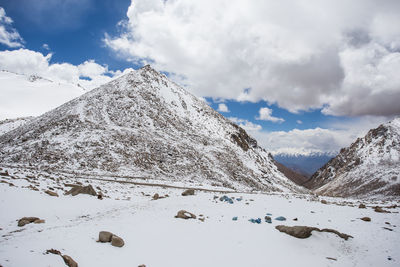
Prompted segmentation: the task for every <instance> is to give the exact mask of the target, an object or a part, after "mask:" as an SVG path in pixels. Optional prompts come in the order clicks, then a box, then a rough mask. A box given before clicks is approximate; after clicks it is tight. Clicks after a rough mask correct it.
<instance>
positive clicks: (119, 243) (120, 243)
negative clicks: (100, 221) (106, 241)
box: [111, 235, 125, 248]
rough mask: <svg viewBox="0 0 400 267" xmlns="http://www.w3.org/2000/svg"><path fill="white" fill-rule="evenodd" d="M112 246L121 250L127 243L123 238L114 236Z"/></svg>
mask: <svg viewBox="0 0 400 267" xmlns="http://www.w3.org/2000/svg"><path fill="white" fill-rule="evenodd" d="M111 245H112V246H114V247H119V248H120V247H123V246H124V245H125V242H124V240H123V239H122V238H121V237H119V236H116V235H113V236H112V238H111Z"/></svg>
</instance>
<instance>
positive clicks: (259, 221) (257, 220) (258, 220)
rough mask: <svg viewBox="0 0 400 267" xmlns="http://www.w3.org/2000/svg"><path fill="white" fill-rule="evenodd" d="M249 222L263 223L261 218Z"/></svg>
mask: <svg viewBox="0 0 400 267" xmlns="http://www.w3.org/2000/svg"><path fill="white" fill-rule="evenodd" d="M249 222H251V223H256V224H260V223H261V218H257V219H250V220H249Z"/></svg>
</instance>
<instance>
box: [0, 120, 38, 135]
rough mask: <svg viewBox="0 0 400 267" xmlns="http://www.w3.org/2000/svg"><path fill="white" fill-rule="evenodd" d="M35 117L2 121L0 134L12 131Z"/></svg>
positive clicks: (0, 122)
mask: <svg viewBox="0 0 400 267" xmlns="http://www.w3.org/2000/svg"><path fill="white" fill-rule="evenodd" d="M33 118H34V117H22V118H15V119H6V120H2V121H0V135H2V134H5V133H7V132H9V131H12V130H14V129H16V128H18V127H19V126H22V125H24V124H25V123H27V122H29V121H30V120H32V119H33Z"/></svg>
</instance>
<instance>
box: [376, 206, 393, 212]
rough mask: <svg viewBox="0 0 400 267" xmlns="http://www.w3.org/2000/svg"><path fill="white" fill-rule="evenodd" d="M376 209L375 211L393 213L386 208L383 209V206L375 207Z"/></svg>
mask: <svg viewBox="0 0 400 267" xmlns="http://www.w3.org/2000/svg"><path fill="white" fill-rule="evenodd" d="M374 211H375V212H378V213H391V212H390V211H388V210H384V209H382V208H381V207H379V206H376V207H374Z"/></svg>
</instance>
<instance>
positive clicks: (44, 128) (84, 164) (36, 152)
mask: <svg viewBox="0 0 400 267" xmlns="http://www.w3.org/2000/svg"><path fill="white" fill-rule="evenodd" d="M0 144H1V145H0V162H2V163H3V164H7V165H12V166H19V167H21V168H23V167H29V168H30V167H32V166H36V167H37V168H42V167H43V166H46V168H47V169H49V170H52V171H57V172H61V173H62V172H67V173H69V172H74V173H79V174H81V175H93V174H95V175H96V176H99V177H101V176H108V177H109V176H115V175H117V176H124V177H128V178H129V179H134V177H142V179H146V180H151V181H153V182H154V181H155V180H156V181H159V182H162V183H168V184H174V183H179V184H181V183H190V184H192V185H198V186H208V187H209V186H214V187H225V188H231V189H238V190H254V189H255V190H266V191H291V190H295V191H301V189H299V188H298V187H297V186H296V185H294V184H293V183H292V182H291V181H289V180H288V179H287V178H286V177H285V176H284V175H283V174H282V173H281V172H279V171H278V169H277V168H276V166H275V165H274V163H273V161H272V159H271V158H270V157H269V155H268V153H267V152H266V151H264V150H263V149H261V148H260V147H258V146H257V143H256V142H255V140H254V139H252V138H251V137H250V136H248V135H247V133H246V132H245V131H244V130H243V129H242V128H240V127H239V126H237V125H235V124H232V123H231V122H230V121H229V120H228V119H226V118H225V117H223V116H222V115H220V114H219V113H218V112H216V111H215V110H213V109H212V108H211V107H209V106H208V105H207V104H206V103H204V102H203V101H201V100H199V99H198V98H197V97H195V96H193V95H192V94H190V93H188V92H187V91H186V90H184V89H183V88H182V87H180V86H178V85H176V84H175V83H173V82H172V81H170V80H169V79H168V78H167V77H166V76H165V75H163V74H161V73H159V72H157V71H155V70H154V69H152V68H151V67H150V66H145V67H143V68H142V69H139V70H137V71H134V72H130V73H128V74H126V75H124V76H122V77H120V78H118V79H115V80H113V81H111V82H109V83H107V84H105V85H102V86H100V87H98V88H96V89H93V90H92V91H90V92H88V93H86V94H84V95H82V96H81V97H79V98H76V99H74V100H72V101H70V102H68V103H65V104H64V105H62V106H60V107H58V108H56V109H54V110H52V111H49V112H47V113H46V114H44V115H42V116H40V117H37V118H35V119H34V120H33V121H31V122H28V123H26V124H25V125H23V126H20V127H18V128H17V129H14V130H12V131H10V132H7V133H6V134H4V135H2V136H0Z"/></svg>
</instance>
